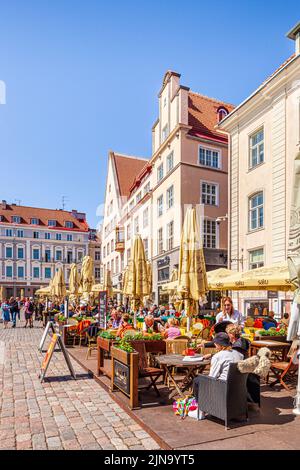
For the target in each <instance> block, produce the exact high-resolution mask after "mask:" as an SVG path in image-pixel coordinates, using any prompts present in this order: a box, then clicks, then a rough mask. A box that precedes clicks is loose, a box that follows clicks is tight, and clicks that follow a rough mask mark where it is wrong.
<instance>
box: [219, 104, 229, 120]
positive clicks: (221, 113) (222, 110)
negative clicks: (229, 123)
mask: <svg viewBox="0 0 300 470" xmlns="http://www.w3.org/2000/svg"><path fill="white" fill-rule="evenodd" d="M217 113H218V122H221V121H222V120H223V119H224V118H225V117H226V116H227V115H228V111H227V109H226V108H223V107H222V108H218V111H217Z"/></svg>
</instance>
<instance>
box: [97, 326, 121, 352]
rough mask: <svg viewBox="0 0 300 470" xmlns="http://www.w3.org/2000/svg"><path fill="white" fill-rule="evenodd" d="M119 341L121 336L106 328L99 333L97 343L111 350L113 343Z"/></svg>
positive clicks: (106, 349) (102, 347)
mask: <svg viewBox="0 0 300 470" xmlns="http://www.w3.org/2000/svg"><path fill="white" fill-rule="evenodd" d="M117 341H119V338H117V337H116V335H114V334H113V333H111V332H110V331H107V330H106V331H101V332H100V333H98V338H97V344H98V346H99V347H100V348H101V349H104V351H107V352H110V350H111V347H112V345H113V344H114V343H116V342H117Z"/></svg>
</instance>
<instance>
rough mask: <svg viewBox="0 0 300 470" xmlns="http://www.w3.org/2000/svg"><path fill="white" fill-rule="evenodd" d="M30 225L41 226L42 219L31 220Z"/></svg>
mask: <svg viewBox="0 0 300 470" xmlns="http://www.w3.org/2000/svg"><path fill="white" fill-rule="evenodd" d="M30 223H31V225H39V223H40V219H36V218H34V219H31V220H30Z"/></svg>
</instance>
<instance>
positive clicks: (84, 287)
mask: <svg viewBox="0 0 300 470" xmlns="http://www.w3.org/2000/svg"><path fill="white" fill-rule="evenodd" d="M93 269H94V262H93V258H92V257H91V256H85V257H84V258H83V261H82V268H81V275H80V284H79V290H78V292H79V293H80V294H82V295H81V299H82V300H85V301H87V302H89V299H90V293H91V291H92V286H93Z"/></svg>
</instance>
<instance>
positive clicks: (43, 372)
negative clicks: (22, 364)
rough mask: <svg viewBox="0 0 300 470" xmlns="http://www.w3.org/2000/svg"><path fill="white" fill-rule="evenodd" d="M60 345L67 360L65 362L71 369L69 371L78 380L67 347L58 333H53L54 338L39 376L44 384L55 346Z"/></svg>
mask: <svg viewBox="0 0 300 470" xmlns="http://www.w3.org/2000/svg"><path fill="white" fill-rule="evenodd" d="M57 344H58V345H59V346H60V349H61V351H62V353H63V355H64V358H65V361H66V363H67V366H68V368H69V371H70V373H71V375H72V377H73V378H74V379H76V374H75V372H74V369H73V366H72V363H71V361H70V357H69V354H68V352H67V350H66V348H65V345H64V343H63V341H62V339H61V336H60V335H59V334H57V333H53V335H52V338H51V341H50V344H49V347H48V350H47V352H46V355H45V357H44V358H43V362H42V365H41V371H40V374H39V377H40V380H41V382H43V380H44V378H45V375H46V372H47V369H48V366H49V363H50V361H51V358H52V355H53V353H54V351H55V346H56V345H57Z"/></svg>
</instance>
